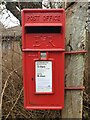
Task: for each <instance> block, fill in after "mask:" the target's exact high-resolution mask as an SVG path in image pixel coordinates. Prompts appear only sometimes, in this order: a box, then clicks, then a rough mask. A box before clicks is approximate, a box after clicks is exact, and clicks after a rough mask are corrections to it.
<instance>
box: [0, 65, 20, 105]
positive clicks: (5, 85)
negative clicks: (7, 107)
mask: <svg viewBox="0 0 90 120" xmlns="http://www.w3.org/2000/svg"><path fill="white" fill-rule="evenodd" d="M20 67H21V66H20ZM20 67H18V68H17V69H19V68H20ZM17 69H14V70H13V71H12V72H11V73H10V74H9V76H8V78H7V79H6V81H5V84H4V88H3V90H2V93H1V98H0V102H1V104H0V106H2V98H3V95H4V91H5V89H6V87H7V83H8V80H9V78H10V76H11V75H12V74H13V73H14V72H15V71H16V70H17Z"/></svg>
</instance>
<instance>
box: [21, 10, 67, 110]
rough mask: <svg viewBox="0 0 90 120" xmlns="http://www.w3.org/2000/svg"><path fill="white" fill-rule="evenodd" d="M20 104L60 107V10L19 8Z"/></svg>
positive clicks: (62, 45)
mask: <svg viewBox="0 0 90 120" xmlns="http://www.w3.org/2000/svg"><path fill="white" fill-rule="evenodd" d="M22 51H23V84H24V107H25V108H26V109H30V110H31V109H52V110H53V109H54V110H56V109H57V110H58V109H63V107H64V51H65V11H64V9H46V10H42V9H24V10H22Z"/></svg>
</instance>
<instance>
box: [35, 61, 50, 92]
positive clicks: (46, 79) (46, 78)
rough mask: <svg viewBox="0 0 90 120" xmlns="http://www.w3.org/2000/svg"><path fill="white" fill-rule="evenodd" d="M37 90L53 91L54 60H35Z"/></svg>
mask: <svg viewBox="0 0 90 120" xmlns="http://www.w3.org/2000/svg"><path fill="white" fill-rule="evenodd" d="M35 78H36V92H52V61H36V62H35Z"/></svg>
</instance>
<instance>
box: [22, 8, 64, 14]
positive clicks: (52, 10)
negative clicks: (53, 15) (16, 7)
mask: <svg viewBox="0 0 90 120" xmlns="http://www.w3.org/2000/svg"><path fill="white" fill-rule="evenodd" d="M22 12H24V13H25V12H65V9H64V8H58V9H26V8H25V9H23V10H22Z"/></svg>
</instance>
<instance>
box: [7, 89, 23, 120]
mask: <svg viewBox="0 0 90 120" xmlns="http://www.w3.org/2000/svg"><path fill="white" fill-rule="evenodd" d="M22 91H23V88H22V89H21V91H20V93H19V95H18V97H17V99H16V101H15V103H14V105H13V106H12V108H11V110H10V112H9V113H8V114H7V116H6V118H5V120H6V119H7V118H8V117H9V115H10V113H11V112H12V110H13V108H14V107H15V105H16V104H17V102H18V100H19V98H20V96H21V94H22Z"/></svg>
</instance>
